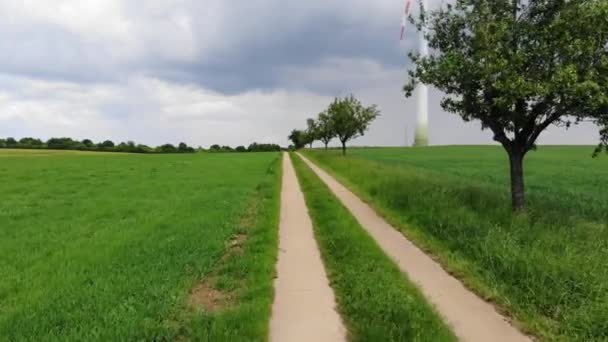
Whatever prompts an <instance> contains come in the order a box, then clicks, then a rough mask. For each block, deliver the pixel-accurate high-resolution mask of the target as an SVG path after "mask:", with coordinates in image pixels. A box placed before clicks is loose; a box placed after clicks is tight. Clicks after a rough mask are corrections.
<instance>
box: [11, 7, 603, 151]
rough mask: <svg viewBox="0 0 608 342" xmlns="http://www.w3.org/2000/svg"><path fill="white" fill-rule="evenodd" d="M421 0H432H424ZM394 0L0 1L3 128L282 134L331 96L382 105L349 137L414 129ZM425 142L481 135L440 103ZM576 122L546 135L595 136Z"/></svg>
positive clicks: (433, 108) (387, 137) (109, 133)
mask: <svg viewBox="0 0 608 342" xmlns="http://www.w3.org/2000/svg"><path fill="white" fill-rule="evenodd" d="M430 2H431V3H432V5H436V4H437V3H439V2H438V1H430ZM402 6H403V4H402V3H401V2H400V1H394V0H377V1H368V0H352V1H349V2H344V1H327V0H309V1H282V0H250V1H236V0H205V1H200V0H149V1H134V0H49V1H44V2H42V1H2V2H0V136H17V137H20V136H26V135H27V136H39V137H42V138H48V137H50V136H59V135H62V136H72V137H76V138H85V137H86V138H93V139H97V140H100V139H106V138H111V139H113V140H136V141H138V142H143V143H147V144H159V143H164V142H173V143H176V142H178V141H180V140H184V141H186V142H187V143H189V144H193V145H203V146H207V145H210V144H213V143H219V144H230V145H236V144H247V143H249V142H251V141H259V142H277V143H281V144H287V140H286V135H287V134H288V133H289V131H290V130H291V129H292V128H296V127H303V126H304V120H305V119H306V118H307V117H312V116H314V115H316V113H318V112H319V111H321V110H323V109H324V108H325V107H326V105H327V104H328V103H329V101H330V100H331V98H332V97H333V96H337V95H345V94H347V93H354V94H355V95H357V96H358V97H360V98H361V99H362V100H363V101H364V102H365V103H376V104H378V105H379V107H380V109H381V110H382V112H383V115H382V117H381V118H380V119H379V120H378V121H377V122H376V123H374V125H373V126H372V129H371V130H370V132H369V134H367V135H366V136H365V137H363V138H361V139H359V140H357V141H356V142H355V143H356V144H368V145H403V144H405V143H406V141H411V139H412V138H413V127H414V125H415V122H414V116H415V115H414V113H413V110H415V104H416V99H415V98H412V99H405V98H404V97H403V93H402V92H401V87H402V85H403V83H404V80H405V72H406V68H407V66H408V60H407V58H406V51H407V50H409V49H413V48H415V45H416V39H415V34H414V32H413V30H412V28H409V29H408V34H407V37H408V38H407V39H406V41H405V42H403V43H400V42H399V41H398V35H399V24H400V17H401V12H402ZM440 98H441V94H440V93H439V92H436V91H435V92H431V97H430V99H431V101H430V102H431V103H430V114H431V130H430V138H431V142H432V143H435V144H448V143H488V142H491V137H490V135H489V134H488V133H487V132H481V130H480V127H479V125H477V124H475V123H472V124H464V123H463V122H462V121H461V120H460V119H459V118H458V117H456V116H454V115H451V114H447V113H444V112H443V111H442V110H441V108H439V105H438V103H439V100H440ZM596 137H597V129H595V128H594V127H593V126H581V127H577V128H575V129H572V130H570V131H569V132H568V133H567V134H562V133H561V132H560V131H559V129H555V130H551V131H550V132H548V133H547V134H546V135H543V137H542V139H545V140H543V141H545V142H551V143H595V139H596Z"/></svg>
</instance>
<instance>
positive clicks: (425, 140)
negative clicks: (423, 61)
mask: <svg viewBox="0 0 608 342" xmlns="http://www.w3.org/2000/svg"><path fill="white" fill-rule="evenodd" d="M420 5H421V8H422V9H425V10H426V8H427V0H420ZM411 6H412V0H405V13H404V16H403V23H402V25H401V40H404V33H405V25H406V22H407V17H408V16H409V14H410V9H411ZM424 34H425V32H424V28H423V30H422V32H419V33H418V39H419V53H420V56H422V57H425V56H427V55H428V53H429V47H428V42H427V41H426V37H425V36H424ZM416 94H417V97H418V101H417V103H418V106H417V111H416V120H417V121H416V134H415V138H414V146H428V144H429V89H428V87H427V85H426V84H422V83H420V84H419V85H418V87H417V88H416Z"/></svg>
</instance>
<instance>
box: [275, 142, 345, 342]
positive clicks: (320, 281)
mask: <svg viewBox="0 0 608 342" xmlns="http://www.w3.org/2000/svg"><path fill="white" fill-rule="evenodd" d="M276 271H277V278H276V279H275V282H274V289H275V297H274V302H273V304H272V316H271V319H270V341H271V342H272V341H277V342H283V341H289V342H298V341H302V342H304V341H319V342H323V341H327V342H330V341H336V342H340V341H345V340H346V328H345V327H344V324H343V322H342V319H341V317H340V315H339V314H338V312H337V311H336V308H337V304H336V299H335V296H334V293H333V290H332V288H331V287H330V285H329V279H328V277H327V273H326V271H325V267H324V265H323V261H322V259H321V252H320V250H319V247H318V245H317V242H316V240H315V237H314V232H313V226H312V220H311V218H310V216H309V214H308V209H307V207H306V202H305V201H304V194H303V193H302V190H301V188H300V184H299V183H298V180H297V178H296V173H295V169H294V167H293V164H292V162H291V158H290V157H289V154H287V153H285V154H284V155H283V180H282V188H281V215H280V224H279V256H278V261H277V264H276Z"/></svg>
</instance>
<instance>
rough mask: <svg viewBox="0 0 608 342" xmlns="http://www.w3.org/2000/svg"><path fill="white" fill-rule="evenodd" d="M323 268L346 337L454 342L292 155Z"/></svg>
mask: <svg viewBox="0 0 608 342" xmlns="http://www.w3.org/2000/svg"><path fill="white" fill-rule="evenodd" d="M292 160H293V161H294V166H295V168H296V172H297V175H298V178H299V181H300V184H301V187H302V190H303V192H304V195H305V198H306V204H307V206H308V209H309V213H310V215H311V218H312V221H313V225H314V230H315V235H316V238H317V241H318V243H319V247H320V249H321V254H322V257H323V261H324V263H325V267H326V269H327V271H328V276H329V278H330V281H331V284H332V287H333V289H334V291H335V292H336V297H337V301H338V308H339V311H340V312H341V314H342V317H343V318H344V320H345V322H346V324H347V326H348V330H349V339H350V340H351V341H456V338H455V337H454V335H453V334H452V333H451V332H450V330H449V329H448V328H447V327H446V325H445V324H444V323H443V322H442V321H441V319H440V318H439V316H438V315H437V313H436V312H435V311H434V309H433V308H432V307H431V306H430V305H429V304H428V303H427V302H426V301H425V299H424V298H423V297H422V295H421V294H420V292H419V290H418V289H417V288H416V287H415V286H414V285H413V284H412V283H411V282H410V281H409V280H408V279H407V277H406V276H405V275H404V274H403V273H401V271H400V270H399V268H398V267H397V265H395V264H394V263H393V262H392V261H391V260H390V259H389V257H388V256H386V254H384V252H383V251H382V249H381V248H380V247H379V246H378V245H377V244H376V242H375V241H374V240H373V238H372V237H371V236H369V235H368V233H367V232H365V231H364V230H363V228H362V227H361V226H360V225H359V224H358V222H357V221H356V219H355V218H354V217H353V216H352V215H351V214H350V212H349V211H348V210H347V209H346V208H344V207H343V206H342V204H341V203H340V202H339V200H338V199H337V198H336V197H334V196H333V195H332V193H331V191H330V190H329V189H328V188H327V186H326V185H325V184H324V183H323V182H322V181H321V180H320V179H319V178H318V177H317V176H316V175H315V174H314V173H313V171H312V170H311V169H310V168H309V167H308V166H307V165H305V164H304V162H303V161H302V160H301V159H300V158H298V157H296V156H295V155H293V154H292Z"/></svg>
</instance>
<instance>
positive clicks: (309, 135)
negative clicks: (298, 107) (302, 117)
mask: <svg viewBox="0 0 608 342" xmlns="http://www.w3.org/2000/svg"><path fill="white" fill-rule="evenodd" d="M306 126H307V127H306V131H305V132H304V134H305V139H306V143H307V144H309V145H310V148H312V144H313V143H314V142H315V140H317V134H318V133H317V123H316V122H315V119H306Z"/></svg>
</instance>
